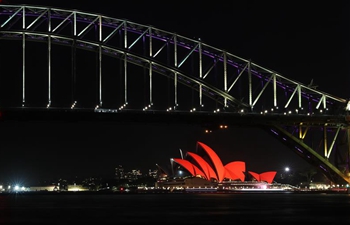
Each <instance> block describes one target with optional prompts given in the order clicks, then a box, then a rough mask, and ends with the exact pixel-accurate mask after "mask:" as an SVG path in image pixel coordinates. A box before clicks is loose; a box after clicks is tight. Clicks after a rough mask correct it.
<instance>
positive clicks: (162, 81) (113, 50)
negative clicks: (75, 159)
mask: <svg viewBox="0 0 350 225" xmlns="http://www.w3.org/2000/svg"><path fill="white" fill-rule="evenodd" d="M0 40H1V42H0V45H9V46H13V48H14V49H17V50H20V54H17V55H16V57H17V58H14V59H13V60H14V61H19V62H20V63H21V64H20V69H18V68H17V69H13V67H11V68H8V69H5V70H2V71H0V89H1V90H3V92H1V93H0V108H1V109H2V112H3V118H4V119H6V118H14V117H23V116H25V115H30V117H31V118H35V119H47V118H50V119H52V118H54V117H55V116H58V117H62V115H69V116H72V117H74V118H75V119H82V118H88V119H93V118H98V119H108V120H126V119H128V118H131V117H132V118H133V119H135V116H136V117H137V118H138V120H140V121H142V120H148V119H150V118H151V120H156V121H163V120H164V121H165V120H166V121H169V120H172V121H176V122H185V123H197V124H201V125H204V126H208V127H217V126H218V125H219V124H222V123H225V124H229V125H233V126H234V125H246V126H258V127H261V128H262V129H265V130H266V131H267V132H269V133H270V134H271V135H272V136H273V137H275V138H277V139H278V140H280V141H281V142H282V143H284V144H285V145H287V146H289V147H290V148H291V149H292V150H293V151H294V152H295V153H297V154H298V155H300V156H301V157H302V158H304V159H305V160H306V161H308V162H309V163H310V164H313V165H315V166H316V167H318V168H319V169H320V171H322V173H324V174H325V175H326V176H327V178H329V180H330V181H332V182H334V183H350V178H349V153H350V150H349V141H348V140H349V126H348V125H349V123H348V108H347V106H348V100H347V99H343V98H340V97H337V96H333V95H331V94H328V93H326V92H323V91H321V90H318V89H315V88H314V87H311V86H308V85H305V84H302V83H300V82H297V81H295V80H293V79H290V78H287V77H284V76H282V75H281V74H279V73H278V72H276V71H273V70H270V69H267V68H265V67H262V66H260V65H258V64H256V63H254V62H252V61H251V60H247V59H243V58H241V57H238V56H236V55H234V54H231V53H229V52H227V51H225V50H222V49H218V48H215V47H213V46H211V45H208V44H206V43H204V42H202V41H201V40H200V39H198V40H194V39H191V38H187V37H184V36H181V35H179V34H176V33H172V32H167V31H165V30H161V29H157V28H155V27H153V26H149V25H142V24H139V23H134V22H131V21H128V20H124V19H117V18H112V17H108V16H104V15H100V14H95V13H88V12H82V11H78V10H69V9H60V8H50V7H45V6H30V5H0ZM32 43H40V44H32ZM32 45H33V46H34V47H33V46H32ZM39 45H40V52H44V56H45V60H43V62H42V61H41V68H45V70H42V69H41V70H38V69H37V68H34V69H36V70H34V69H33V68H31V64H30V63H28V61H30V60H33V57H32V56H33V55H35V57H36V56H37V55H39V50H38V49H39V47H38V46H39ZM15 46H17V47H15ZM18 46H19V47H18ZM55 46H61V47H62V49H66V50H65V53H68V54H66V56H62V55H61V54H60V55H59V54H55V53H56V50H57V51H61V48H57V49H55ZM81 51H82V52H83V54H82V53H81ZM85 52H90V53H91V54H90V53H85ZM79 54H81V55H82V56H80V55H79ZM89 54H90V56H93V57H94V59H93V60H91V59H89V60H90V61H89V60H87V59H86V62H84V61H83V62H80V61H79V60H80V59H82V58H84V60H85V57H88V56H86V55H89ZM57 55H59V56H60V57H59V59H58V60H57V59H56V58H57V57H58V56H57ZM78 55H79V56H78ZM34 60H36V61H39V59H34ZM2 61H3V60H2ZM57 61H58V62H57ZM61 61H64V62H65V63H62V62H61ZM89 62H94V65H95V66H94V69H93V70H80V68H81V67H88V66H91V65H89V64H91V63H89ZM107 64H108V65H107ZM0 65H1V66H2V68H4V67H6V63H4V62H3V63H1V62H0ZM17 65H18V62H17ZM80 65H83V66H81V67H79V66H80ZM63 67H69V70H62V71H66V72H57V71H59V70H61V69H62V68H63ZM89 68H91V67H89ZM33 71H35V72H33ZM67 71H68V72H67ZM33 74H39V75H38V77H34V78H28V77H33ZM67 74H68V75H67ZM63 76H68V78H69V79H67V81H68V82H66V83H69V85H68V87H67V84H64V85H63V86H64V87H60V86H59V85H62V83H64V82H61V83H60V82H58V81H57V80H59V79H61V77H63ZM86 77H89V79H90V81H87V80H88V79H86ZM111 77H112V78H111ZM91 80H92V81H91ZM4 81H5V82H4ZM33 82H35V83H37V82H39V83H40V84H41V86H42V87H41V89H40V88H37V86H34V85H33V84H32V85H30V84H31V83H33ZM88 82H90V87H93V88H88V87H84V85H85V84H86V83H88ZM58 83H59V84H58ZM113 85H114V86H113ZM85 86H86V85H85ZM11 87H14V88H11ZM39 89H40V91H39ZM34 92H35V94H33V93H34ZM83 92H84V93H88V95H87V96H85V95H84V94H81V93H83ZM5 94H6V96H4V95H5ZM9 96H11V97H9ZM84 115H87V117H85V116H84ZM27 118H28V116H27Z"/></svg>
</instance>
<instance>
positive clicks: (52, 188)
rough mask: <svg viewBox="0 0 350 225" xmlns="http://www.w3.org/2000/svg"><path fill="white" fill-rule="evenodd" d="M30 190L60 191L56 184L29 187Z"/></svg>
mask: <svg viewBox="0 0 350 225" xmlns="http://www.w3.org/2000/svg"><path fill="white" fill-rule="evenodd" d="M27 190H28V191H58V187H57V186H56V185H48V186H32V187H29V188H28V189H27Z"/></svg>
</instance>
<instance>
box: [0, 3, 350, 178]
mask: <svg viewBox="0 0 350 225" xmlns="http://www.w3.org/2000/svg"><path fill="white" fill-rule="evenodd" d="M68 2H73V1H54V0H50V1H47V0H46V1H35V0H32V1H15V0H12V1H9V3H10V4H27V5H43V6H45V5H46V6H54V7H60V8H67V9H78V10H81V11H88V12H94V13H98V14H105V15H108V16H111V17H115V18H120V19H128V20H129V21H133V22H137V23H140V24H145V25H152V26H154V27H156V28H159V29H163V30H166V31H170V32H175V33H178V34H180V35H182V36H186V37H189V38H201V40H202V41H203V42H205V43H207V44H209V45H211V46H214V47H217V48H220V49H226V50H227V51H228V52H230V53H232V54H235V55H237V56H240V57H242V58H245V59H251V60H252V61H253V62H255V63H257V64H259V65H261V66H264V67H266V68H269V69H272V70H274V71H277V72H279V73H280V74H282V75H283V76H285V77H289V78H291V79H294V80H297V81H300V82H301V83H305V84H307V83H309V82H310V81H311V79H313V80H314V83H316V84H317V85H318V86H319V87H318V88H319V89H320V90H322V91H325V92H328V93H331V94H333V95H336V96H339V97H342V98H348V96H350V89H349V88H348V85H349V81H350V80H349V75H348V74H349V64H348V61H349V59H350V57H349V44H348V40H349V29H350V26H349V15H348V11H349V4H348V3H347V1H336V2H334V3H332V4H329V3H328V2H322V1H321V2H318V3H317V4H311V3H308V4H305V3H304V1H215V2H213V1H211V2H209V3H204V2H201V3H200V4H198V3H195V1H193V2H191V1H175V2H173V1H165V2H161V4H159V3H157V4H154V3H148V2H146V1H141V3H139V2H137V1H117V2H113V1H79V2H78V1H74V2H76V3H68ZM0 134H1V137H2V139H3V140H1V141H0V149H1V157H0V182H2V181H4V180H16V181H17V180H18V181H33V180H42V179H50V178H59V177H62V178H67V177H72V176H78V177H85V176H104V177H106V176H113V174H114V168H115V167H116V166H118V165H123V166H124V167H125V168H126V169H127V170H130V169H134V168H135V169H137V168H138V169H141V171H143V172H146V170H147V169H156V166H155V164H156V163H158V164H161V165H166V164H167V163H169V158H171V157H180V154H179V149H182V150H184V151H195V147H196V142H197V141H202V142H204V143H206V144H207V145H209V146H210V147H212V148H213V149H214V150H215V151H216V152H217V154H218V155H219V157H221V159H222V161H223V163H224V164H225V163H228V162H230V161H236V160H243V161H245V162H246V166H247V170H251V171H255V172H259V173H260V172H265V171H268V170H278V171H280V170H281V169H282V168H283V167H284V166H290V167H295V168H301V167H307V166H308V164H306V163H305V162H304V161H303V160H302V159H301V158H299V157H298V156H297V155H295V154H294V153H293V152H292V151H291V150H289V149H287V148H286V147H284V146H283V145H281V144H280V143H279V142H278V141H277V140H275V139H273V138H272V137H270V136H269V135H267V134H266V133H264V132H263V131H260V130H258V129H255V128H244V127H242V128H230V129H228V130H225V131H223V130H222V131H218V132H214V133H212V134H210V135H207V134H205V133H204V132H203V129H202V127H197V126H189V125H167V124H156V125H155V124H112V123H93V122H91V123H85V122H84V123H58V122H57V123H51V122H46V123H44V122H42V123H31V122H25V123H23V122H4V123H2V124H1V127H0Z"/></svg>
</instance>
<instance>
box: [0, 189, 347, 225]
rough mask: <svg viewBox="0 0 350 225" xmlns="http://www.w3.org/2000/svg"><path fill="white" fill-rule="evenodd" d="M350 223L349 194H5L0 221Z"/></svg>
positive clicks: (70, 222) (2, 223)
mask: <svg viewBox="0 0 350 225" xmlns="http://www.w3.org/2000/svg"><path fill="white" fill-rule="evenodd" d="M239 222H258V223H259V224H291V223H293V224H297V223H303V224H304V223H309V224H311V223H312V224H349V223H350V195H349V194H345V193H341V194H340V193H234V194H217V193H195V194H194V193H187V194H186V193H168V194H83V193H75V194H62V193H57V194H20V193H18V194H6V195H0V224H1V225H5V224H23V225H24V224H26V225H28V224H37V225H38V224H76V223H77V224H178V225H180V224H226V225H227V224H234V223H236V224H237V223H239Z"/></svg>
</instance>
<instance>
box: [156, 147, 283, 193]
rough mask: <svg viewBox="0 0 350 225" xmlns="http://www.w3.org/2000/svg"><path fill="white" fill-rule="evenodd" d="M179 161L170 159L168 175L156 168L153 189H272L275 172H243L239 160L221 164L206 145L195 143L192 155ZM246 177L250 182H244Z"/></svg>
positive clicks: (186, 155) (242, 165) (243, 168)
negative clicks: (156, 173) (157, 174)
mask: <svg viewBox="0 0 350 225" xmlns="http://www.w3.org/2000/svg"><path fill="white" fill-rule="evenodd" d="M181 155H182V157H181V158H172V159H170V162H171V168H172V171H171V173H169V172H166V171H165V170H164V169H162V168H161V167H160V166H159V165H157V166H158V169H159V174H160V176H159V178H158V180H157V182H156V184H155V187H156V188H165V189H186V188H187V189H190V188H216V189H218V188H220V189H227V188H230V189H231V188H232V187H240V188H243V187H248V188H264V189H266V188H272V187H275V186H276V185H274V184H273V183H274V178H275V176H276V173H277V172H276V171H265V172H262V173H257V172H254V171H249V170H248V171H247V170H246V164H245V162H243V161H232V162H230V163H227V164H226V165H224V164H223V163H222V161H221V159H220V158H219V156H218V155H217V154H216V153H215V151H214V150H213V149H212V148H210V147H209V146H208V145H206V144H204V143H202V142H197V145H196V152H187V153H186V154H185V155H183V154H181ZM247 174H248V175H249V177H250V180H247V176H246V175H247Z"/></svg>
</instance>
